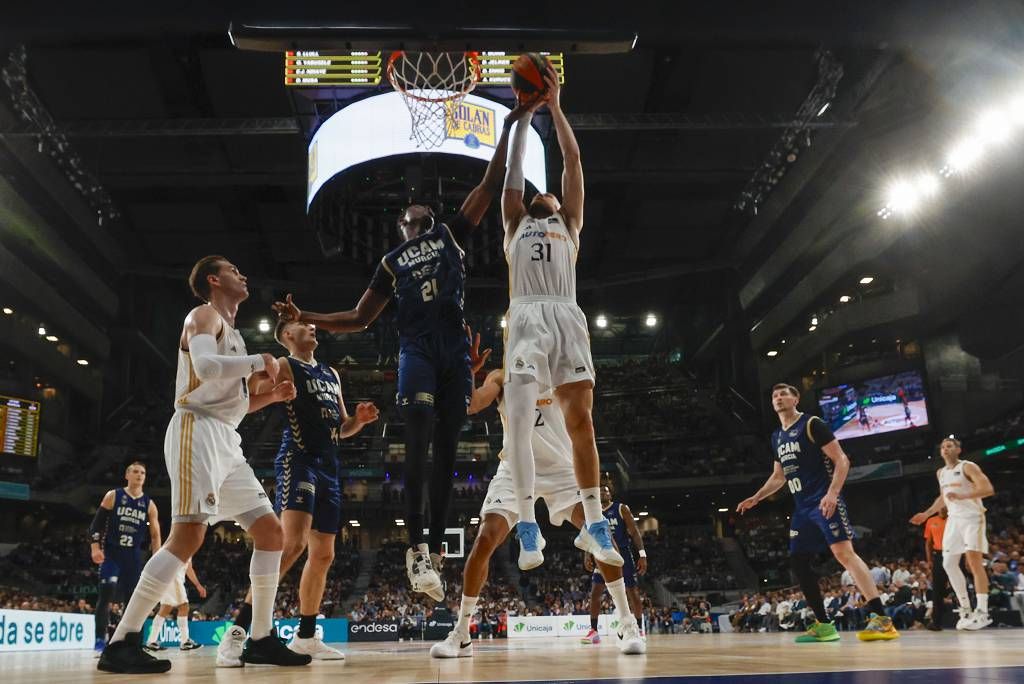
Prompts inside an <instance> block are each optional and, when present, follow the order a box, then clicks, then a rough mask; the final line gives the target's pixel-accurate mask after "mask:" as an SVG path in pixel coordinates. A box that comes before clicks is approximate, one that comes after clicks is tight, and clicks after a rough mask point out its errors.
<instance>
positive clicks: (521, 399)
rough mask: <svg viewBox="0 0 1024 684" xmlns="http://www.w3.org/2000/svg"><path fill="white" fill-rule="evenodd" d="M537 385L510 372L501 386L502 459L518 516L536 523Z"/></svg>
mask: <svg viewBox="0 0 1024 684" xmlns="http://www.w3.org/2000/svg"><path fill="white" fill-rule="evenodd" d="M539 391H540V388H539V387H538V386H537V383H536V382H534V381H533V379H532V378H528V377H526V376H522V375H513V376H512V381H511V382H509V383H507V384H506V385H505V387H504V392H505V412H506V414H507V416H508V442H507V445H508V452H507V453H506V454H505V459H506V461H507V462H508V464H509V466H510V467H511V469H512V485H513V486H514V487H515V490H516V503H517V507H518V509H519V510H518V512H519V519H520V520H521V521H522V522H532V523H536V522H537V513H536V509H535V504H536V501H535V499H534V495H533V489H534V485H535V483H536V480H537V467H536V464H535V463H534V460H533V426H534V423H535V422H536V420H537V419H536V411H537V395H538V393H539Z"/></svg>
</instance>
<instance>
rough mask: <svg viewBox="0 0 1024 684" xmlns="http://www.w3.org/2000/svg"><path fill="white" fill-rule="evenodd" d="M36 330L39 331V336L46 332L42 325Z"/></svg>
mask: <svg viewBox="0 0 1024 684" xmlns="http://www.w3.org/2000/svg"><path fill="white" fill-rule="evenodd" d="M38 332H39V335H40V336H42V335H45V334H46V328H44V327H43V326H39V331H38Z"/></svg>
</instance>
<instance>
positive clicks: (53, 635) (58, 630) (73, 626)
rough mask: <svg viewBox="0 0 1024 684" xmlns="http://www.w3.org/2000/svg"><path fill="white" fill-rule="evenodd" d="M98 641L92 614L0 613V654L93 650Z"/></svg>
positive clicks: (18, 611)
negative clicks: (10, 652)
mask: <svg viewBox="0 0 1024 684" xmlns="http://www.w3.org/2000/svg"><path fill="white" fill-rule="evenodd" d="M95 641H96V620H95V618H94V617H93V616H92V615H79V614H78V613H46V612H43V611H41V610H0V653H5V652H9V651H68V650H73V649H80V648H83V649H91V648H92V647H93V644H94V643H95Z"/></svg>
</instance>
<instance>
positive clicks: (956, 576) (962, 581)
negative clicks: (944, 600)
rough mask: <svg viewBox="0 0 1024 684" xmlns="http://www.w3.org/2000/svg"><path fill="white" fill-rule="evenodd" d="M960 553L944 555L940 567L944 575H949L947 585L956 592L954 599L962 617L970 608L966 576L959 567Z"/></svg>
mask: <svg viewBox="0 0 1024 684" xmlns="http://www.w3.org/2000/svg"><path fill="white" fill-rule="evenodd" d="M962 555H963V554H960V553H953V554H946V555H944V556H943V557H942V567H943V568H944V569H945V571H946V576H947V577H949V586H951V587H953V593H954V594H956V600H957V602H958V603H959V604H960V608H961V610H962V611H963V612H961V614H960V615H961V617H964V616H966V615H967V613H968V612H970V610H971V598H970V596H969V595H968V594H967V578H966V577H964V572H963V570H961V569H960V557H961V556H962Z"/></svg>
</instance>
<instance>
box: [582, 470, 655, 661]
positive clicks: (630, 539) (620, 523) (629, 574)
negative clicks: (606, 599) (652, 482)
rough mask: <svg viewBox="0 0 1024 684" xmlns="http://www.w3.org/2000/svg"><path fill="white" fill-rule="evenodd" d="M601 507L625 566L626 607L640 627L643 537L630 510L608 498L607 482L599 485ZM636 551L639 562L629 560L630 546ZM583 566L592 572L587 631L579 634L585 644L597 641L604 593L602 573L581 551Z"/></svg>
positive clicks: (644, 561) (644, 570)
mask: <svg viewBox="0 0 1024 684" xmlns="http://www.w3.org/2000/svg"><path fill="white" fill-rule="evenodd" d="M601 508H602V512H603V514H604V517H605V519H606V520H607V521H608V526H609V527H610V528H611V531H612V539H614V540H615V547H616V548H617V549H618V550H619V553H620V554H621V555H622V558H623V560H625V561H626V562H625V565H623V566H622V579H623V581H624V582H625V583H626V596H627V598H629V608H630V610H632V611H633V616H634V617H636V622H637V624H638V625H639V626H640V627H641V633H642V631H643V630H642V628H643V601H642V600H641V599H640V588H639V587H638V586H637V576H638V575H644V574H646V573H647V550H646V549H644V538H643V535H641V534H640V528H638V527H637V526H636V521H635V520H633V512H632V511H631V510H629V506H627V505H626V504H624V503H615V502H613V501H612V490H611V489H609V488H608V486H607V485H605V486H603V487H601ZM634 547H635V548H636V550H637V556H638V557H639V559H640V560H639V562H638V563H634V562H633V549H634ZM583 566H584V567H585V568H586V570H587V572H591V573H593V574H592V575H591V577H590V632H588V633H587V636H585V637H583V639H582V641H583V643H585V644H597V643H600V641H601V635H600V634H598V631H597V617H598V613H600V612H601V597H602V596H603V595H604V590H605V586H606V582H605V580H604V573H603V572H602V571H600V570H598V569H596V568H595V567H594V558H593V556H591V555H590V554H589V553H585V554H583Z"/></svg>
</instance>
